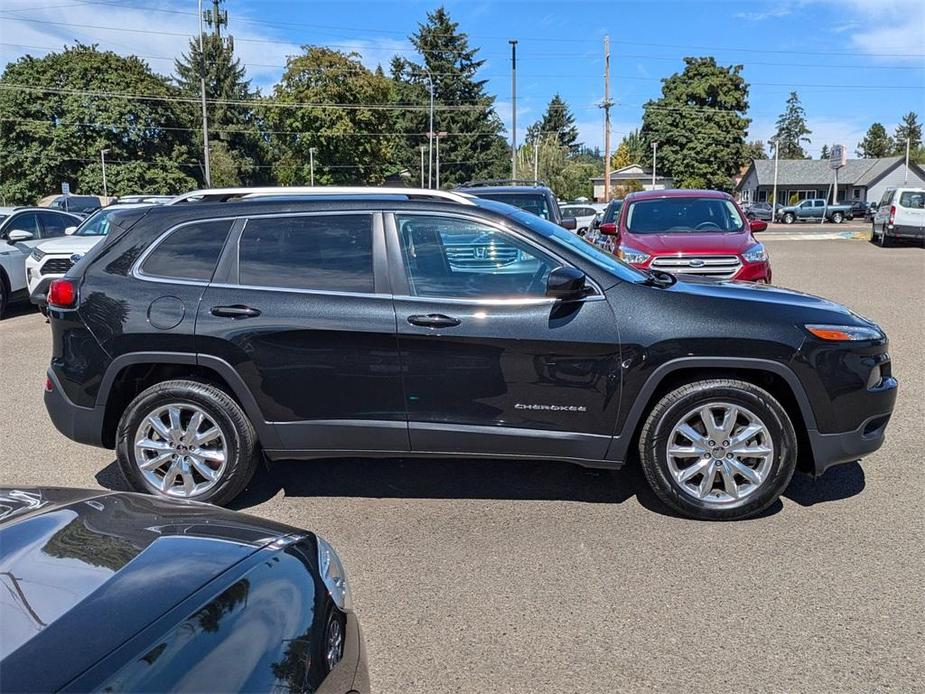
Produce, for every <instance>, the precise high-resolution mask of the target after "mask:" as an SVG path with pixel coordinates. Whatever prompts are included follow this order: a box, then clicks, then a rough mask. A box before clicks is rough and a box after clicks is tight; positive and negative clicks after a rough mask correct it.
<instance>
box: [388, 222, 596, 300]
mask: <svg viewBox="0 0 925 694" xmlns="http://www.w3.org/2000/svg"><path fill="white" fill-rule="evenodd" d="M387 212H388V213H389V214H391V215H392V219H393V220H394V227H395V233H396V234H397V235H398V243H399V244H401V232H400V230H399V225H398V217H399V216H401V215H405V216H417V217H456V218H458V219H463V220H466V221H468V222H477V223H478V224H483V225H485V226H487V227H492V228H494V229H497V230H498V231H501V232H503V233H506V234H511V235H512V236H514V237H515V238H517V239H518V240H519V241H521V242H523V243H524V244H526V245H528V246H530V247H531V248H535V249H536V250H537V251H539V252H540V253H542V254H543V255H545V256H550V257H552V258H554V259H555V260H556V262H558V263H559V267H575V265H574V264H573V263H571V262H569V261H567V260H565V259H563V258H562V256H560V255H559V254H557V253H556V252H555V251H552V250H550V249H549V248H547V247H546V246H541V245H540V244H538V243H536V242H535V241H534V240H533V239H531V238H529V237H528V236H526V235H524V234H523V232H521V231H520V230H519V229H518V228H517V227H516V226H514V225H513V224H512V225H510V226H505V225H504V224H501V223H499V222H496V221H495V220H493V219H492V220H488V219H485V218H483V217H478V216H475V215H471V214H466V213H465V212H460V211H457V210H447V211H445V212H444V211H436V210H421V211H420V212H418V211H413V210H412V211H408V210H394V209H392V210H388V211H387ZM402 269H403V270H404V272H405V275H406V276H407V273H408V267H407V265H406V264H405V263H404V256H403V257H402ZM585 281H586V282H588V283H589V284H590V285H591V287H592V288H593V289H594V291H595V293H594V294H592V295H590V296H586V297H584V298H583V299H578V301H588V300H601V299H603V298H604V292H603V290H601V288H600V285H598V283H597V282H596V281H595V280H594V279H593V278H591V277H590V276H589V275H588V274H587V273H585ZM409 287H410V283H409ZM395 298H396V299H397V298H402V299H415V300H417V301H441V302H447V303H468V304H472V303H476V304H484V302H486V301H501V302H504V303H502V304H488V305H508V304H510V303H511V302H514V303H517V302H520V303H533V304H536V303H545V302H547V301H548V302H552V303H554V302H555V301H556V299H554V298H551V297H536V296H534V297H529V298H523V299H519V298H510V297H491V298H488V297H484V298H479V299H455V298H452V297H446V298H443V297H433V296H407V295H403V296H401V297H399V296H396V297H395Z"/></svg>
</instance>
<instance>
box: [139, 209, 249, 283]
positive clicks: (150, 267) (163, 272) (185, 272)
mask: <svg viewBox="0 0 925 694" xmlns="http://www.w3.org/2000/svg"><path fill="white" fill-rule="evenodd" d="M230 229H231V220H222V221H214V222H197V223H195V224H189V225H187V226H183V227H180V228H179V229H177V230H176V231H174V232H173V233H172V234H170V236H168V237H167V238H166V239H164V240H163V241H161V243H160V244H159V245H158V246H157V248H155V249H154V251H153V252H152V253H151V255H149V256H148V257H147V258H146V259H145V261H144V263H143V264H142V266H141V271H142V272H143V273H144V274H146V275H154V276H156V277H166V278H168V279H182V280H200V281H204V282H208V281H209V280H210V279H212V273H213V272H214V271H215V264H216V263H217V262H218V256H219V254H221V252H222V247H223V246H224V245H225V238H226V237H227V236H228V231H229V230H230Z"/></svg>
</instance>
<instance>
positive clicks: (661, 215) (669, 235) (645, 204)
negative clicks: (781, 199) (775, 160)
mask: <svg viewBox="0 0 925 694" xmlns="http://www.w3.org/2000/svg"><path fill="white" fill-rule="evenodd" d="M766 228H767V224H766V223H765V222H762V221H761V220H751V221H749V220H747V219H745V215H744V214H743V213H742V211H741V210H740V209H739V207H738V205H736V203H735V201H734V200H733V199H732V196H730V195H728V194H726V193H719V192H715V191H703V190H658V191H646V192H639V193H631V194H630V195H627V196H626V199H625V200H624V202H623V205H622V208H621V212H620V216H619V218H618V219H617V221H616V222H613V223H612V224H607V225H606V226H605V225H603V224H602V225H601V232H602V233H604V234H605V235H612V238H613V242H614V253H615V254H616V255H617V256H618V257H619V258H621V259H622V260H624V261H625V262H627V263H629V264H630V265H633V266H634V267H637V268H640V269H647V270H660V271H662V272H670V273H682V274H688V275H701V276H706V277H715V278H717V279H736V280H749V281H752V282H765V283H768V282H770V281H771V262H770V259H769V257H768V252H767V249H765V247H764V245H763V244H761V243H759V242H758V240H757V239H755V237H754V233H755V232H758V231H763V230H764V229H766Z"/></svg>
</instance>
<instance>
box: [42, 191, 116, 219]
mask: <svg viewBox="0 0 925 694" xmlns="http://www.w3.org/2000/svg"><path fill="white" fill-rule="evenodd" d="M46 200H47V199H43V200H42V202H45V201H46ZM102 206H103V201H102V200H100V198H99V197H97V196H96V195H56V196H54V197H52V198H51V199H50V200H47V204H41V203H40V207H48V208H50V209H53V210H64V211H65V212H71V213H73V214H78V215H83V216H86V215H88V214H90V213H91V212H95V211H96V210H98V209H100V208H101V207H102Z"/></svg>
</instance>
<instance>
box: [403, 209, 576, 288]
mask: <svg viewBox="0 0 925 694" xmlns="http://www.w3.org/2000/svg"><path fill="white" fill-rule="evenodd" d="M397 219H398V229H399V234H400V236H401V245H402V255H403V257H404V261H405V272H406V273H407V276H408V284H409V286H410V289H411V294H412V295H413V296H432V297H444V298H504V297H510V296H515V297H516V296H534V297H541V296H545V294H546V276H547V275H548V274H549V271H550V270H552V269H553V268H554V267H556V266H557V265H559V264H560V263H557V262H556V261H555V260H554V259H552V258H550V257H549V256H546V255H545V254H542V253H540V252H539V251H537V250H536V249H535V248H533V247H531V246H529V245H528V244H526V243H524V242H522V241H520V240H519V239H517V238H516V237H515V236H513V235H511V234H508V233H506V232H503V231H499V230H498V229H495V228H493V227H489V226H486V225H483V224H480V223H478V222H472V221H468V220H464V219H456V218H450V217H436V216H429V215H420V216H399V217H398V218H397Z"/></svg>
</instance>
